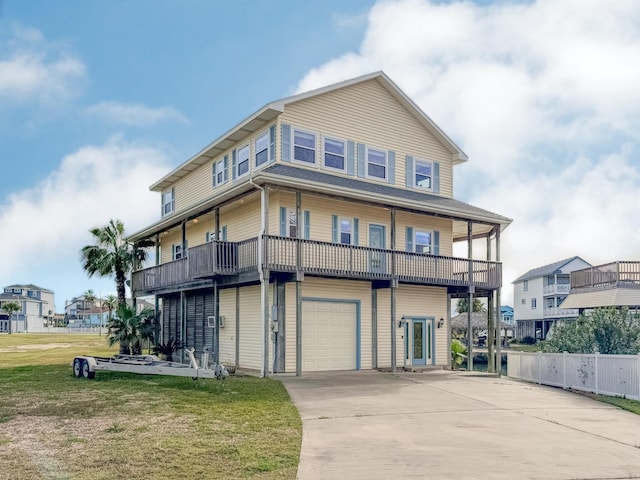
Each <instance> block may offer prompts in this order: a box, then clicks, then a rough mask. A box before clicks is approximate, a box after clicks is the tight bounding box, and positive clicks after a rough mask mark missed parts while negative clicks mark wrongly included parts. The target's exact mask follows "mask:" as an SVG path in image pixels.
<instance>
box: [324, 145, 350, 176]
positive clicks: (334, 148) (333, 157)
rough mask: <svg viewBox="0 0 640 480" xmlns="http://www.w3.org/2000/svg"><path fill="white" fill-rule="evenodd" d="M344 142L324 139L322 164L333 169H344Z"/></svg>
mask: <svg viewBox="0 0 640 480" xmlns="http://www.w3.org/2000/svg"><path fill="white" fill-rule="evenodd" d="M344 151H345V149H344V142H343V141H341V140H334V139H332V138H325V139H324V166H325V167H327V168H332V169H335V170H341V171H344V169H345V160H344V158H345V154H344Z"/></svg>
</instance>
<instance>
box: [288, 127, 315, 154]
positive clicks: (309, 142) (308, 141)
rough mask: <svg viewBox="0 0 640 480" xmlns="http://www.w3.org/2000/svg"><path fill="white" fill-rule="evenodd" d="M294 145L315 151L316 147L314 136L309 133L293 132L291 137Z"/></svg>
mask: <svg viewBox="0 0 640 480" xmlns="http://www.w3.org/2000/svg"><path fill="white" fill-rule="evenodd" d="M293 143H294V145H300V146H302V147H307V148H312V149H314V150H315V147H316V136H315V135H312V134H311V133H304V132H299V131H297V130H295V131H294V136H293Z"/></svg>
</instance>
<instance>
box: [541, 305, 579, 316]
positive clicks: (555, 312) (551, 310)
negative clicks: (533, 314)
mask: <svg viewBox="0 0 640 480" xmlns="http://www.w3.org/2000/svg"><path fill="white" fill-rule="evenodd" d="M542 314H543V315H544V316H545V317H554V318H555V317H577V316H578V315H579V311H578V309H577V308H558V307H547V308H545V309H544V310H543V311H542Z"/></svg>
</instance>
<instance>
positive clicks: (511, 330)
mask: <svg viewBox="0 0 640 480" xmlns="http://www.w3.org/2000/svg"><path fill="white" fill-rule="evenodd" d="M500 316H501V317H502V335H503V336H506V338H513V337H514V336H515V334H516V321H515V318H514V316H513V307H511V306H509V305H502V306H501V307H500Z"/></svg>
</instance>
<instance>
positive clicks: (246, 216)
mask: <svg viewBox="0 0 640 480" xmlns="http://www.w3.org/2000/svg"><path fill="white" fill-rule="evenodd" d="M242 200H243V201H241V202H240V201H239V202H238V203H235V204H233V205H232V206H230V208H225V209H224V210H223V211H222V212H221V213H220V225H221V226H222V225H226V226H227V240H228V241H230V242H240V241H242V240H248V239H250V238H255V237H257V236H258V233H259V231H260V223H261V222H260V196H259V195H251V196H250V197H245V198H244V199H242Z"/></svg>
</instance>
